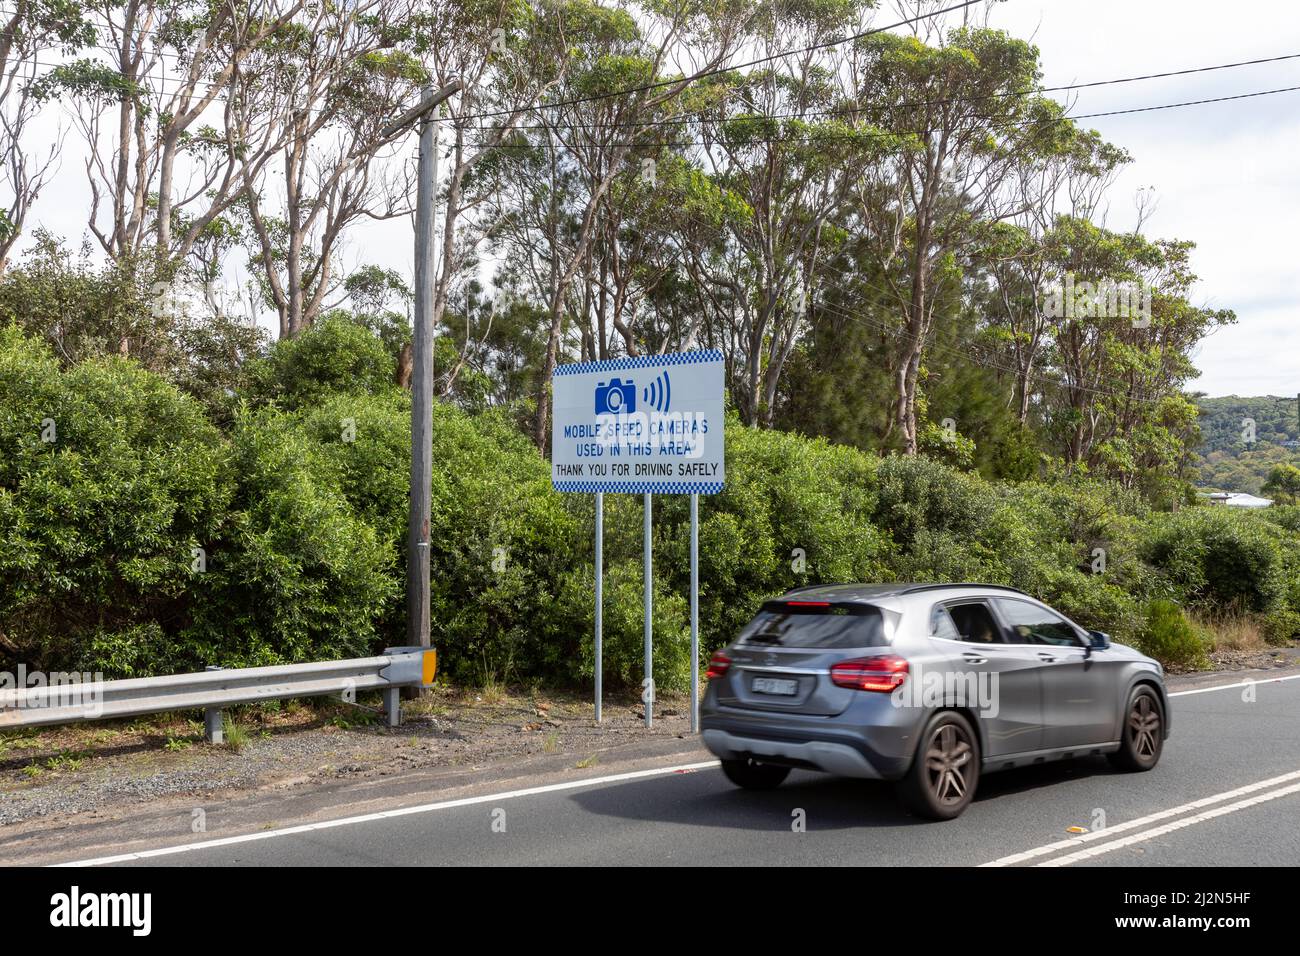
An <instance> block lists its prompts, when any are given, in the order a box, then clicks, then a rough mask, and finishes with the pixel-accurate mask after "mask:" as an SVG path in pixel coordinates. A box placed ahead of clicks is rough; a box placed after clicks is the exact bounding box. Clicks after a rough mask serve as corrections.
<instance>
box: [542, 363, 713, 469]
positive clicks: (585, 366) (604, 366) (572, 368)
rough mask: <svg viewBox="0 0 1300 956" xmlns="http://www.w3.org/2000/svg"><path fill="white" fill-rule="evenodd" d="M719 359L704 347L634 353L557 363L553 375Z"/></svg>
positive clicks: (620, 370)
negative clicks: (604, 360) (633, 354)
mask: <svg viewBox="0 0 1300 956" xmlns="http://www.w3.org/2000/svg"><path fill="white" fill-rule="evenodd" d="M721 361H722V352H721V351H719V350H718V349H705V350H704V351H702V352H673V353H671V354H669V355H635V356H629V357H626V358H619V359H610V360H609V361H607V362H574V363H573V364H571V365H557V366H556V367H555V372H554V373H553V375H587V374H590V373H592V372H622V371H625V370H626V369H630V368H657V367H659V366H672V365H699V364H701V363H703V362H721ZM701 493H703V492H701Z"/></svg>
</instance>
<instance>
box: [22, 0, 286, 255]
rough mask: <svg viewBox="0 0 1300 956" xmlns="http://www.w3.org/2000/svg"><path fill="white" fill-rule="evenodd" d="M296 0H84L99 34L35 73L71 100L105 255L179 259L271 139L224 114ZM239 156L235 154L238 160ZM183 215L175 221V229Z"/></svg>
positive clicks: (50, 92)
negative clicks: (82, 52)
mask: <svg viewBox="0 0 1300 956" xmlns="http://www.w3.org/2000/svg"><path fill="white" fill-rule="evenodd" d="M303 8H304V0H219V2H207V0H85V15H86V17H87V18H88V19H89V21H90V22H91V23H92V24H93V27H94V29H95V33H96V37H97V43H96V45H95V46H94V47H93V49H92V50H88V51H86V52H87V53H88V54H93V55H87V56H83V57H81V58H78V59H75V60H72V61H69V62H65V63H62V64H60V65H59V66H58V67H56V68H55V69H53V70H51V71H50V72H49V73H48V74H47V75H45V76H43V77H42V78H41V80H40V81H39V84H38V88H39V93H40V95H41V96H42V97H43V98H52V97H54V96H60V97H64V98H66V99H67V100H68V101H70V102H71V103H72V105H73V108H74V122H75V124H76V126H77V128H78V129H79V130H80V132H81V135H82V137H83V139H84V140H85V143H86V147H87V154H88V155H87V159H86V163H85V170H86V178H87V181H88V183H89V186H90V193H91V205H90V210H89V215H88V227H89V229H90V232H91V233H92V234H93V235H94V236H95V238H96V240H97V241H98V242H99V244H100V245H101V246H102V248H103V249H104V251H105V252H106V253H108V254H109V255H110V256H113V257H114V258H129V257H132V256H134V255H136V254H137V253H139V252H140V251H141V250H142V249H144V248H145V247H147V246H150V245H152V246H153V248H154V250H155V255H156V258H157V260H158V261H159V263H160V264H164V265H166V264H169V263H175V262H178V261H180V260H183V259H184V258H185V256H186V255H187V254H188V253H189V251H190V249H191V248H192V247H193V245H194V243H195V242H197V241H198V239H199V237H200V236H201V235H202V234H203V232H204V230H205V229H207V228H208V227H209V225H210V224H211V223H212V222H213V221H214V220H215V219H216V218H217V217H218V216H220V215H222V214H223V213H224V212H225V211H226V210H228V209H229V208H230V206H231V205H232V204H233V203H235V202H236V201H237V200H238V198H239V197H240V196H241V195H242V193H243V190H244V188H245V187H246V182H245V181H244V180H243V179H242V178H241V176H240V172H244V173H245V174H246V173H247V170H248V168H249V165H250V163H251V162H252V160H253V157H254V156H260V157H266V156H268V155H270V153H272V152H273V151H274V148H275V145H276V144H275V143H274V142H273V141H270V140H269V139H267V138H266V137H265V136H259V135H257V134H256V132H255V131H250V130H249V129H247V128H245V127H241V126H240V125H239V124H236V123H232V122H230V116H231V111H232V109H233V108H234V105H235V96H234V88H235V85H236V84H237V82H238V80H239V77H240V73H241V70H242V69H243V68H244V66H245V64H246V62H247V61H248V59H249V58H250V57H251V56H252V55H253V54H254V52H255V51H257V50H258V49H259V48H260V47H261V46H262V45H263V44H265V43H266V42H268V41H269V40H270V39H271V38H272V37H274V36H275V35H276V33H277V32H278V31H279V30H281V29H282V28H284V27H285V26H286V25H287V24H288V23H289V22H290V21H291V20H292V18H293V17H294V16H295V15H297V14H298V13H299V12H300V11H301V10H302V9H303ZM236 157H239V158H240V160H242V161H241V162H237V161H236ZM182 216H183V217H184V220H185V223H184V228H183V229H180V230H177V229H176V225H177V222H178V219H179V218H181V217H182Z"/></svg>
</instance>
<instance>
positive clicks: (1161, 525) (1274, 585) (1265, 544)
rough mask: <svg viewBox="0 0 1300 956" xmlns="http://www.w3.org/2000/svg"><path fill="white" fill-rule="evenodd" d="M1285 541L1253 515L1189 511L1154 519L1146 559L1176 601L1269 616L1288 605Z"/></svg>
mask: <svg viewBox="0 0 1300 956" xmlns="http://www.w3.org/2000/svg"><path fill="white" fill-rule="evenodd" d="M1285 537H1286V532H1285V531H1284V530H1283V529H1281V528H1280V527H1278V526H1276V525H1274V524H1272V523H1270V522H1268V521H1265V520H1261V519H1260V518H1259V517H1258V516H1257V515H1254V514H1249V513H1243V512H1241V511H1238V510H1237V509H1233V508H1221V507H1220V508H1216V507H1201V508H1189V509H1187V510H1185V511H1181V512H1178V513H1175V514H1170V515H1159V516H1157V517H1156V519H1155V520H1154V521H1153V522H1152V525H1151V528H1150V531H1149V536H1148V538H1147V540H1146V542H1145V544H1144V547H1143V558H1144V560H1146V561H1147V562H1148V563H1150V564H1151V565H1152V566H1153V567H1154V568H1156V569H1157V570H1158V571H1159V572H1160V573H1161V575H1162V577H1163V579H1164V580H1165V582H1166V583H1167V584H1168V586H1169V588H1170V591H1171V596H1173V597H1177V598H1180V599H1182V600H1185V601H1188V602H1191V603H1194V604H1197V605H1201V606H1204V607H1208V608H1212V609H1216V610H1228V609H1235V610H1240V611H1270V610H1273V609H1275V608H1277V607H1279V606H1280V605H1281V604H1282V603H1283V602H1285V601H1286V599H1287V596H1286V591H1287V581H1286V577H1285V563H1286V562H1285V558H1284V555H1283V550H1282V547H1281V546H1280V542H1281V541H1282V540H1283V539H1284V538H1285ZM1292 540H1293V541H1294V536H1292Z"/></svg>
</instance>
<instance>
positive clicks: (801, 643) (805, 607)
mask: <svg viewBox="0 0 1300 956" xmlns="http://www.w3.org/2000/svg"><path fill="white" fill-rule="evenodd" d="M737 643H740V644H757V645H761V646H763V647H829V648H836V647H883V646H885V644H886V641H885V635H884V629H883V627H882V626H881V617H880V609H879V608H877V607H872V606H871V605H870V604H856V603H838V604H837V603H833V602H828V601H768V602H766V603H765V604H764V605H763V607H762V609H761V610H760V611H759V612H758V616H757V617H755V618H754V619H753V620H752V621H750V622H749V623H748V624H747V625H745V627H744V629H743V630H742V631H741V632H740V636H739V637H738V638H737Z"/></svg>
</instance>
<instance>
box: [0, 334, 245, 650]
mask: <svg viewBox="0 0 1300 956" xmlns="http://www.w3.org/2000/svg"><path fill="white" fill-rule="evenodd" d="M0 449H3V454H0V659H2V660H5V661H19V660H22V661H26V662H27V664H28V665H29V666H37V667H40V668H43V669H50V668H62V669H67V668H76V669H78V670H89V671H103V672H105V673H112V674H116V675H123V674H135V673H144V672H152V671H160V670H166V669H168V668H171V667H174V666H175V665H176V664H177V663H178V662H179V661H180V660H182V659H184V658H185V656H186V652H185V651H184V650H183V649H182V648H180V647H179V641H178V634H179V631H180V629H181V627H183V625H184V623H185V621H186V615H187V611H188V607H189V594H190V592H191V589H192V588H193V586H194V583H195V580H196V578H197V577H198V576H199V575H198V574H197V573H196V571H195V570H194V569H193V568H194V561H195V559H196V557H197V556H199V555H201V552H198V551H196V550H195V549H207V548H210V547H211V546H212V542H213V541H214V540H215V539H216V538H217V537H219V536H220V535H221V534H222V533H223V527H224V525H225V523H226V522H227V520H228V518H229V509H230V504H231V500H232V496H233V493H234V482H233V478H232V473H231V468H230V462H229V460H228V457H227V454H226V449H225V448H224V445H223V442H222V439H221V435H220V433H219V432H218V431H217V429H216V428H215V427H214V426H213V425H211V424H210V423H209V422H208V421H207V419H206V418H205V417H204V414H203V410H202V408H201V407H200V406H199V405H198V404H197V403H196V402H195V401H193V400H192V399H190V398H188V397H187V396H185V395H183V394H182V393H180V392H179V391H178V390H177V389H176V388H175V387H174V386H172V385H170V384H168V383H167V382H165V381H164V380H163V379H161V378H159V377H158V376H156V375H152V374H150V373H148V372H145V371H143V370H142V369H141V368H140V367H139V366H138V365H136V364H135V363H133V362H129V361H126V360H123V359H91V360H88V361H85V362H82V363H80V364H78V365H75V366H73V367H72V368H70V369H67V370H63V369H61V368H60V366H59V363H58V361H57V360H56V359H55V357H54V355H53V352H52V350H51V349H50V348H48V347H46V346H44V345H42V344H40V343H38V342H37V341H36V340H34V339H31V338H27V337H24V336H23V335H22V334H21V333H20V332H19V331H18V330H17V329H16V328H14V327H12V326H11V327H8V328H0Z"/></svg>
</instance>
